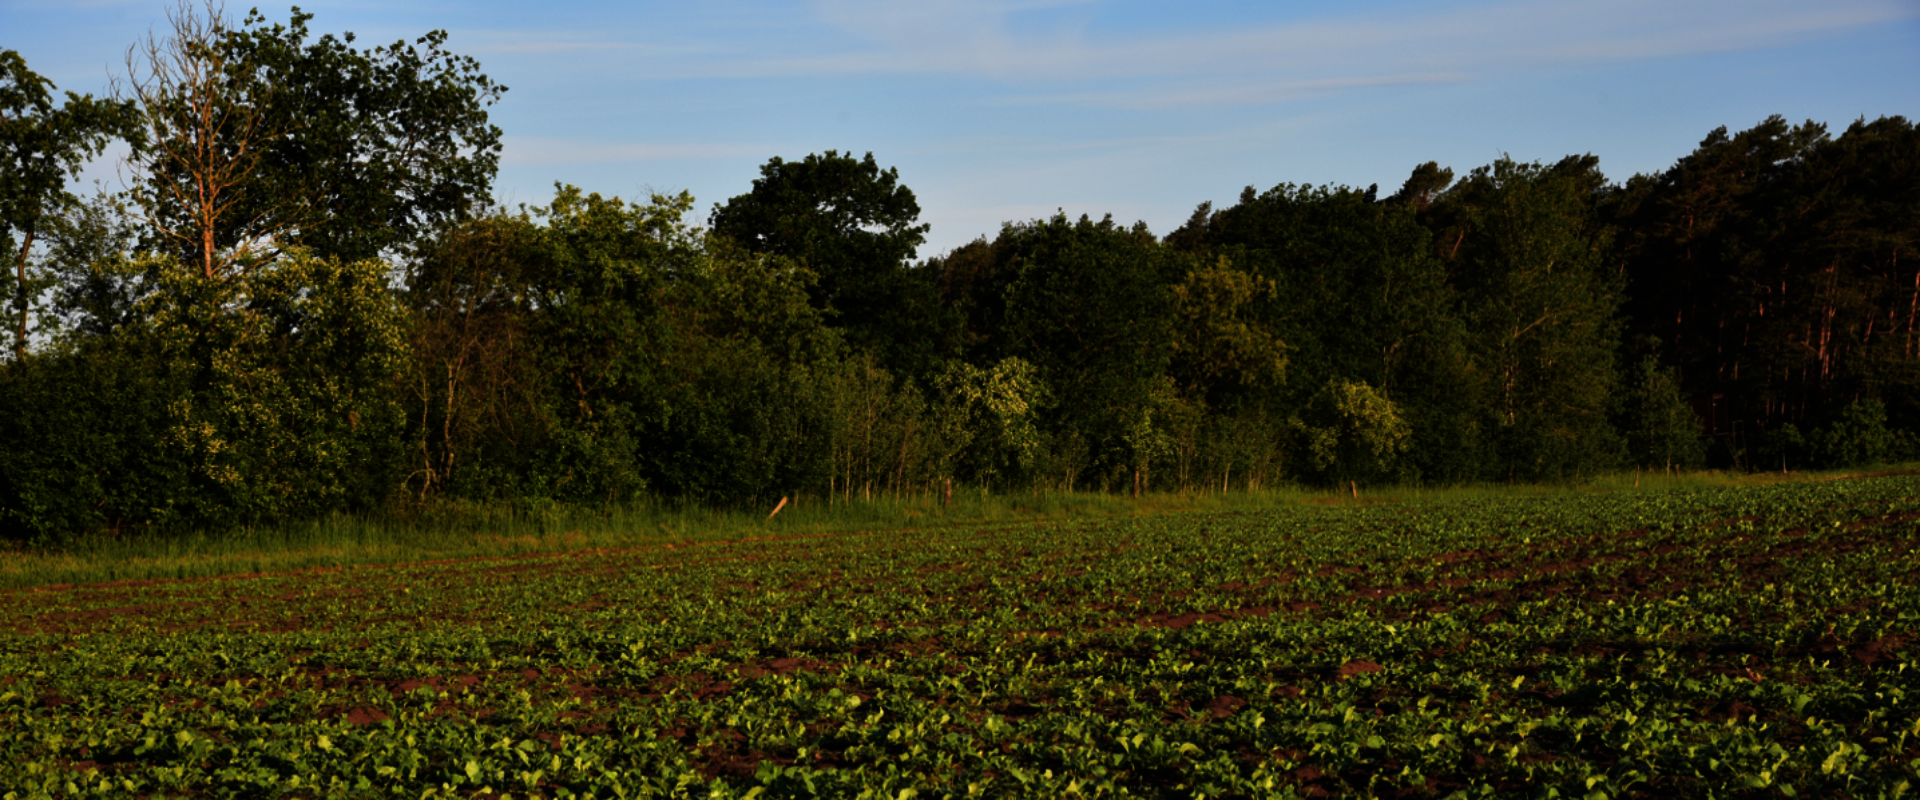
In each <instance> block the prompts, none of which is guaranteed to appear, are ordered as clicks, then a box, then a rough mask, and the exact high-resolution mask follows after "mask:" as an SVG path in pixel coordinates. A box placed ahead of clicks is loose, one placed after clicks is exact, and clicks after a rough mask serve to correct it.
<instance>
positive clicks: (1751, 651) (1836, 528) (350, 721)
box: [0, 476, 1920, 800]
mask: <svg viewBox="0 0 1920 800" xmlns="http://www.w3.org/2000/svg"><path fill="white" fill-rule="evenodd" d="M1917 578H1920V479H1915V478H1912V477H1904V476H1889V477H1874V478H1862V479H1854V480H1844V481H1832V482H1825V483H1786V484H1778V485H1773V486H1766V487H1757V488H1742V489H1728V490H1712V491H1685V492H1646V493H1624V492H1622V493H1615V494H1587V495H1574V494H1568V495H1563V496H1544V497H1529V498H1507V499H1501V500H1498V501H1491V500H1489V501H1475V502H1468V501H1455V502H1436V503H1425V504H1421V503H1402V504H1378V505H1347V506H1329V507H1307V508H1290V509H1275V510H1271V511H1260V512H1251V511H1234V512H1218V513H1182V514H1168V515H1161V516H1153V517H1140V518H1130V519H1103V520H1089V521H1079V522H1065V521H1058V520H1053V521H1045V522H1038V523H1035V522H1025V523H1023V522H1019V521H1009V522H1007V523H1006V524H1003V525H1000V526H996V527H982V526H966V527H926V528H921V529H917V530H888V531H873V532H869V533H859V534H834V535H815V536H780V535H778V533H777V531H775V530H773V529H769V535H767V536H764V537H761V538H758V539H747V540H734V541H718V542H710V543H703V544H696V545H689V546H678V547H642V548H631V549H624V550H599V551H583V552H574V553H566V554H554V555H534V556H526V557H517V558H493V559H475V560H462V561H449V562H439V563H420V564H407V565H398V566H388V567H355V568H349V569H341V570H334V571H309V572H302V573H290V574H271V575H256V576H246V577H235V578H221V579H207V580H186V581H162V582H143V583H123V584H108V585H94V586H72V587H46V588H42V589H28V590H15V591H9V592H6V593H4V594H0V598H4V599H3V600H0V629H4V631H5V635H4V637H0V796H4V797H5V798H26V797H49V796H51V797H83V796H142V797H162V796H164V797H276V796H285V797H386V796H395V797H398V796H405V797H416V798H417V797H425V796H460V797H474V796H489V795H491V796H509V795H510V796H513V797H583V796H592V797H763V798H773V797H816V796H817V797H872V798H888V799H889V800H900V799H901V798H907V797H919V798H933V797H971V796H982V797H1062V796H1072V795H1076V794H1077V795H1081V796H1087V797H1095V796H1144V797H1201V796H1206V797H1285V796H1307V797H1311V796H1366V795H1375V796H1388V797H1449V796H1464V797H1480V796H1503V797H1553V796H1559V797H1594V798H1600V797H1669V796H1692V797H1710V796H1711V797H1781V796H1784V797H1795V796H1797V797H1859V798H1872V797H1895V796H1900V795H1902V794H1911V793H1912V792H1913V791H1914V788H1915V787H1916V785H1920V586H1916V579H1917Z"/></svg>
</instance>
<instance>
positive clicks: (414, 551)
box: [0, 465, 1914, 589]
mask: <svg viewBox="0 0 1920 800" xmlns="http://www.w3.org/2000/svg"><path fill="white" fill-rule="evenodd" d="M1913 466H1914V465H1878V466H1874V467H1869V468H1856V469H1851V470H1829V471H1824V472H1795V473H1791V474H1784V475H1783V474H1780V473H1753V474H1743V473H1732V472H1722V471H1705V472H1688V473H1677V474H1661V473H1634V472H1622V473H1614V474H1609V475H1604V476H1600V477H1598V478H1594V479H1592V480H1589V481H1587V482H1586V483H1582V484H1576V485H1550V484H1526V485H1517V486H1507V485H1494V484H1480V485H1468V486H1448V487H1421V486H1383V487H1359V489H1358V490H1357V492H1356V491H1354V490H1352V489H1348V490H1328V489H1308V488H1300V487H1282V488H1277V489H1261V490H1253V491H1245V490H1233V491H1227V492H1221V491H1217V490H1214V491H1193V490H1188V491H1172V492H1154V493H1150V494H1148V495H1147V496H1145V497H1141V498H1131V497H1127V496H1124V495H1119V494H1102V493H1091V492H1057V491H1039V492H1018V493H1007V494H988V493H984V492H980V491H977V490H975V491H960V492H956V493H955V495H954V498H953V502H952V504H951V505H949V506H947V507H945V508H942V507H941V505H940V503H939V502H938V501H937V500H936V499H934V498H931V497H915V498H894V497H876V498H873V499H868V500H863V499H859V498H857V497H856V498H853V499H851V500H850V501H838V500H836V501H833V502H831V503H829V502H828V501H827V500H826V499H824V498H819V497H804V498H801V499H800V501H799V502H797V503H793V504H789V505H788V506H787V507H786V508H784V509H782V510H781V511H780V512H779V513H778V514H776V515H774V516H773V517H771V518H769V517H768V516H767V514H766V513H765V511H762V510H757V509H756V510H740V509H724V508H687V507H683V506H674V505H667V504H649V505H638V506H631V507H620V508H585V507H568V506H553V507H548V508H543V509H534V510H528V509H524V508H512V507H507V506H499V505H481V504H463V505H452V504H450V505H446V506H442V507H439V508H436V509H432V510H429V511H416V512H412V513H408V514H389V515H375V516H349V515H336V516H332V517H328V518H325V519H320V520H312V521H306V522H298V523H289V524H283V525H276V526H270V527H261V528H247V529H241V530H237V531H229V532H222V533H195V534H188V535H180V536H170V537H138V536H114V535H99V536H93V537H89V538H83V539H79V540H76V541H74V542H71V543H69V544H68V545H67V546H65V547H63V548H60V549H57V550H44V551H35V550H22V549H10V550H0V588H10V589H11V588H28V587H36V586H52V585H68V584H88V583H101V582H112V581H144V580H180V579H191V578H211V577H220V576H228V575H246V574H261V573H273V572H288V571H295V570H304V569H325V568H339V567H347V566H361V565H376V564H394V563H405V562H412V561H428V560H438V559H461V558H496V557H503V556H519V555H528V554H534V553H564V552H574V551H580V550H593V549H617V548H630V547H649V546H661V545H674V544H688V543H694V542H710V541H724V540H735V539H746V538H753V537H762V536H806V535H816V534H831V533H847V532H854V531H866V530H889V529H898V528H913V527H919V526H927V525H940V526H949V525H989V524H994V523H996V522H1001V523H1006V522H1034V521H1048V520H1057V521H1074V520H1087V519H1110V518H1118V517H1128V516H1140V515H1155V514H1164V513H1176V512H1184V511H1258V510H1268V509H1277V508H1288V507H1301V506H1339V505H1350V504H1361V505H1373V504H1382V503H1386V504H1401V503H1414V504H1428V503H1481V502H1487V501H1496V500H1499V499H1503V498H1518V497H1543V496H1560V495H1568V494H1591V493H1614V492H1659V491H1689V490H1700V489H1712V488H1727V487H1738V486H1757V485H1767V484H1774V483H1781V482H1796V481H1817V480H1832V479H1835V478H1845V477H1851V476H1856V475H1862V474H1873V473H1877V472H1884V471H1896V470H1906V469H1911V468H1912V467H1913Z"/></svg>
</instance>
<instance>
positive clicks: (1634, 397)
mask: <svg viewBox="0 0 1920 800" xmlns="http://www.w3.org/2000/svg"><path fill="white" fill-rule="evenodd" d="M1655 346H1656V347H1657V346H1658V345H1657V344H1656V345H1655ZM1626 388H1627V391H1626V393H1625V395H1624V397H1623V406H1624V407H1623V408H1622V409H1621V423H1620V430H1621V432H1622V433H1623V434H1624V435H1625V436H1626V440H1627V456H1628V458H1629V459H1631V460H1632V462H1633V464H1634V466H1637V467H1641V468H1645V469H1660V470H1668V471H1671V470H1673V469H1676V468H1677V469H1682V470H1687V469H1694V468H1697V467H1698V466H1700V464H1701V462H1702V461H1704V460H1705V458H1706V443H1705V441H1704V440H1702V438H1701V435H1700V434H1701V430H1702V428H1701V424H1700V418H1699V417H1698V416H1697V415H1695V414H1694V413H1693V409H1692V408H1691V407H1689V406H1688V405H1687V402H1686V398H1685V397H1683V396H1682V395H1681V394H1680V381H1679V376H1678V375H1676V374H1675V372H1674V370H1672V369H1670V368H1669V369H1662V368H1661V367H1660V364H1659V362H1657V361H1656V360H1654V358H1652V357H1651V356H1649V357H1645V358H1642V359H1641V360H1640V363H1639V364H1638V365H1637V366H1636V367H1635V368H1634V374H1633V379H1632V381H1631V382H1630V383H1629V384H1628V385H1627V387H1626ZM1795 435H1797V433H1796V434H1795ZM1781 444H1782V446H1788V447H1790V446H1791V445H1789V444H1787V442H1786V441H1785V440H1783V441H1782V442H1781ZM1783 455H1784V453H1783ZM1763 466H1764V465H1763Z"/></svg>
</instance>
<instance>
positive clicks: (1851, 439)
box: [1808, 400, 1896, 467]
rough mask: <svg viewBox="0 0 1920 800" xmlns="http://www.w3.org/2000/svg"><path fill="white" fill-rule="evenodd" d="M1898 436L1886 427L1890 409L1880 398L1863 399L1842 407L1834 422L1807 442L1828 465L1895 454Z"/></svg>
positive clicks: (1878, 459)
mask: <svg viewBox="0 0 1920 800" xmlns="http://www.w3.org/2000/svg"><path fill="white" fill-rule="evenodd" d="M1895 441H1896V440H1895V436H1894V433H1893V432H1892V431H1889V430H1887V409H1886V406H1883V405H1881V404H1880V401H1878V400H1861V401H1859V402H1855V403H1851V404H1848V405H1847V407H1846V408H1844V409H1841V410H1840V415H1839V417H1838V418H1836V419H1835V420H1834V421H1833V425H1832V426H1830V427H1828V428H1826V429H1825V430H1817V431H1814V433H1813V436H1811V437H1809V441H1808V446H1809V449H1810V450H1811V451H1812V454H1813V457H1814V458H1815V459H1816V460H1818V461H1819V462H1821V463H1822V464H1823V465H1826V466H1833V467H1845V466H1853V465H1856V464H1879V463H1883V462H1885V461H1886V460H1887V459H1888V457H1889V456H1891V455H1893V452H1894V449H1895Z"/></svg>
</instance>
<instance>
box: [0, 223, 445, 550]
mask: <svg viewBox="0 0 1920 800" xmlns="http://www.w3.org/2000/svg"><path fill="white" fill-rule="evenodd" d="M134 269H136V270H139V271H141V272H147V273H150V274H153V275H155V276H156V280H157V282H158V286H157V288H156V291H155V292H154V293H153V294H152V295H151V296H149V297H147V298H145V299H143V300H142V301H141V302H140V304H139V311H138V314H137V318H138V322H137V323H135V324H132V325H129V326H126V327H124V328H122V329H120V330H117V331H115V332H113V333H111V334H105V335H101V336H96V337H90V338H86V339H82V340H79V341H78V342H76V343H75V344H73V345H71V346H70V347H69V348H67V349H63V350H60V351H56V352H52V353H48V354H45V355H44V356H40V357H37V358H35V359H32V360H30V361H29V362H28V365H27V366H26V367H25V368H22V369H20V370H19V371H18V372H16V373H11V374H9V376H8V382H7V389H6V392H7V394H8V395H9V399H8V404H7V407H8V408H10V409H14V410H15V411H16V413H15V414H13V415H11V417H10V422H9V424H10V426H11V428H10V430H8V431H7V432H6V433H5V434H4V435H5V437H6V438H5V441H7V442H9V447H8V448H7V449H8V450H10V451H13V452H16V453H17V454H16V455H15V456H14V457H12V458H9V459H7V460H6V461H4V462H3V463H0V473H4V474H3V475H0V487H4V488H0V496H4V498H5V501H4V505H0V508H4V509H5V516H4V520H3V521H0V524H4V526H5V529H6V533H7V534H8V535H9V536H10V537H11V538H16V539H27V540H35V541H47V542H50V541H57V540H59V539H61V538H63V537H65V536H67V535H69V534H72V533H77V532H81V531H84V530H87V529H91V528H98V527H107V526H111V527H116V528H140V527H150V528H156V529H160V530H163V531H179V530H183V529H193V528H223V527H228V526H232V525H236V524H241V523H247V522H259V521H268V520H277V519H286V518H295V517H311V516H314V515H318V514H324V513H328V512H331V511H338V510H354V509H365V508H368V507H370V506H372V505H374V504H377V503H379V502H380V501H381V500H383V499H384V498H385V497H386V495H387V493H388V492H389V491H391V489H392V487H393V484H392V483H391V480H392V476H393V475H394V469H395V467H396V465H397V463H398V459H399V456H400V449H399V448H400V444H401V441H402V440H401V439H400V432H401V430H402V428H403V426H404V424H405V417H404V410H403V409H402V407H401V406H400V405H399V404H398V403H397V402H396V398H395V396H394V394H393V391H392V388H393V381H394V379H395V378H396V377H397V376H399V375H401V374H403V372H404V371H405V369H406V362H407V356H408V353H407V348H406V340H405V331H404V329H403V325H402V322H403V316H402V314H401V310H400V307H399V306H398V304H397V303H395V302H394V298H393V297H392V295H391V294H390V293H389V292H388V291H387V287H386V275H387V271H388V268H387V266H386V265H385V264H384V263H382V262H379V261H363V262H359V263H355V264H341V263H339V262H338V261H335V260H322V259H319V258H316V257H314V256H312V255H310V254H307V253H305V252H301V251H296V252H295V253H293V254H292V255H291V256H290V257H288V258H286V259H283V260H280V261H278V262H275V263H273V264H270V265H266V266H263V267H260V268H258V269H256V270H253V271H252V272H250V273H249V274H248V275H246V276H243V277H235V278H233V279H230V280H225V281H207V280H204V278H203V277H201V276H200V275H198V274H197V273H196V272H195V271H193V270H190V269H188V268H185V267H182V266H181V265H179V263H178V262H175V261H172V260H170V259H160V260H156V261H151V262H147V263H143V264H139V265H135V267H134Z"/></svg>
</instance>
